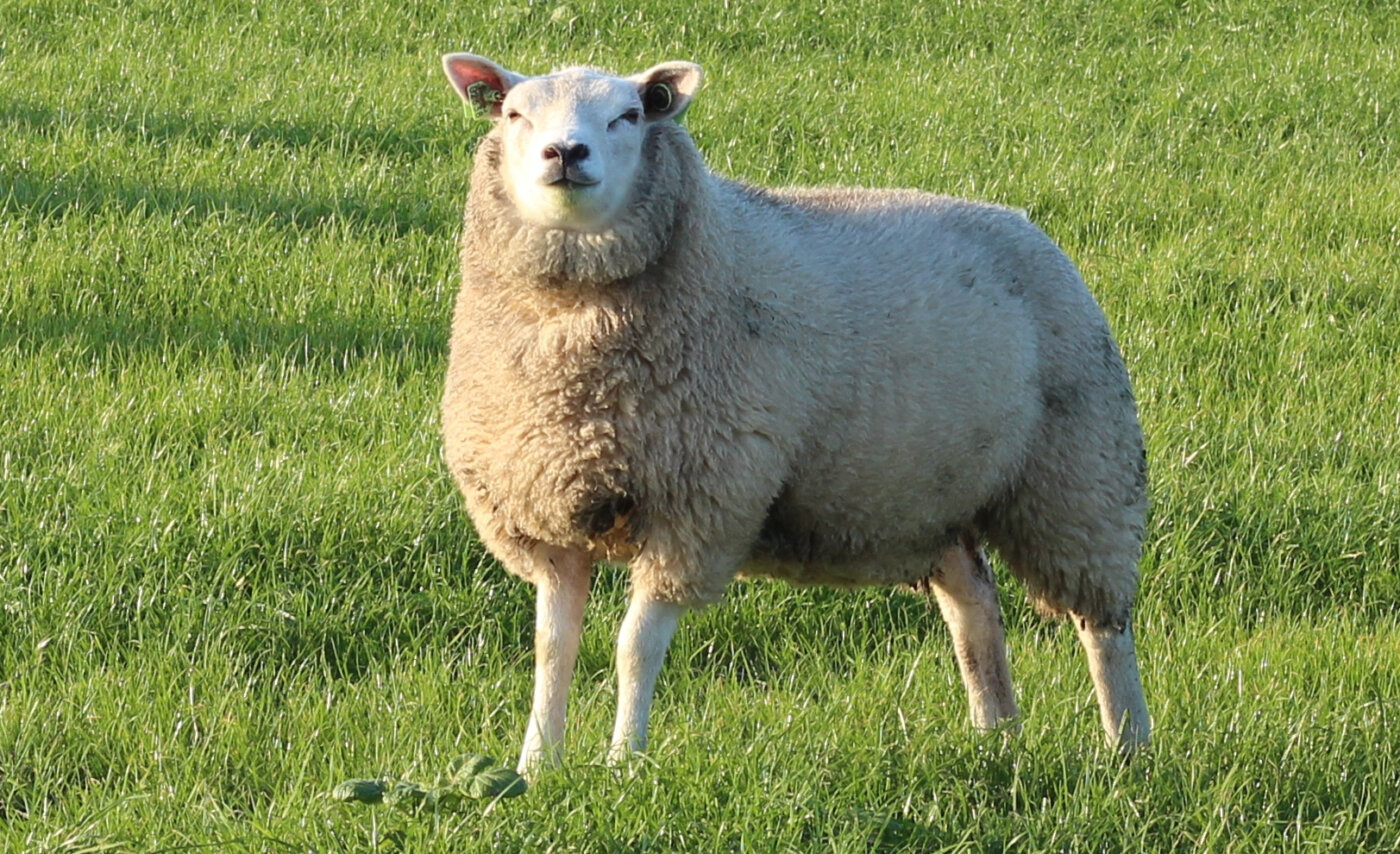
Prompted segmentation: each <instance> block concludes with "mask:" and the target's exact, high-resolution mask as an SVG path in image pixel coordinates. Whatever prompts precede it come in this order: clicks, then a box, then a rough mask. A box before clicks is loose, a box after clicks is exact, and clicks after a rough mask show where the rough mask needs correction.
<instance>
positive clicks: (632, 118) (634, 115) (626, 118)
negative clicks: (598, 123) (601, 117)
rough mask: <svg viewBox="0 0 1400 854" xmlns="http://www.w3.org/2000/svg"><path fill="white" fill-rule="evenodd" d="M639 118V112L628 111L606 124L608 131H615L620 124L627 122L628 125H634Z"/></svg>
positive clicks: (640, 114) (640, 115)
mask: <svg viewBox="0 0 1400 854" xmlns="http://www.w3.org/2000/svg"><path fill="white" fill-rule="evenodd" d="M641 117H642V113H641V111H640V110H628V111H627V112H625V113H623V114H622V115H620V116H618V117H617V118H615V119H613V120H612V121H610V122H608V130H613V129H615V128H616V127H617V126H618V125H620V124H622V123H623V122H627V123H628V124H629V125H635V124H636V123H637V120H638V119H640V118H641Z"/></svg>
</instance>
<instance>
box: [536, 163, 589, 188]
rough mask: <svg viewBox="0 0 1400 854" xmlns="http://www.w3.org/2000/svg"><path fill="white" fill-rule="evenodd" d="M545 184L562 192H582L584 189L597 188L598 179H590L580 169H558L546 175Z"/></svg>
mask: <svg viewBox="0 0 1400 854" xmlns="http://www.w3.org/2000/svg"><path fill="white" fill-rule="evenodd" d="M544 183H545V185H546V186H549V187H558V188H559V189H561V190H581V189H583V188H584V187H592V186H595V185H596V184H597V183H598V179H597V178H592V177H589V176H588V175H587V174H585V173H583V172H581V171H580V170H578V169H571V168H568V167H563V168H558V167H556V168H554V169H551V170H549V171H548V172H546V173H545V175H544Z"/></svg>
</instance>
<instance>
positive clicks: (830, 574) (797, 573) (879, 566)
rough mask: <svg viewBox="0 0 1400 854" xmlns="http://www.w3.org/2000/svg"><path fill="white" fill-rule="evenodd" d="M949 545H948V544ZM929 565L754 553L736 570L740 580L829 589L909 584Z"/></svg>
mask: <svg viewBox="0 0 1400 854" xmlns="http://www.w3.org/2000/svg"><path fill="white" fill-rule="evenodd" d="M950 545H951V543H950ZM932 566H933V561H932V559H931V558H930V557H929V556H928V555H927V554H903V555H896V554H888V555H879V554H866V555H859V556H855V555H853V556H851V557H849V558H846V559H845V560H842V561H840V562H833V561H817V562H810V563H807V562H800V561H788V560H778V559H775V558H773V557H770V556H767V555H759V554H755V555H752V556H750V558H749V560H748V561H747V562H746V563H745V564H744V565H743V566H742V567H740V569H739V575H740V577H746V578H752V577H755V576H761V577H765V578H777V579H781V580H783V581H786V582H788V583H789V584H802V585H807V584H824V585H828V586H831V587H861V586H868V585H895V584H913V583H915V582H917V581H919V580H920V579H923V578H927V577H928V574H929V571H930V569H931V568H932Z"/></svg>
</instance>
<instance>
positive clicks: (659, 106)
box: [627, 62, 705, 122]
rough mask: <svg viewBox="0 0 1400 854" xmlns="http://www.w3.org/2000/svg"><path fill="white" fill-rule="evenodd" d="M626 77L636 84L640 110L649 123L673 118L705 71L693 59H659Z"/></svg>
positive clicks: (686, 103) (694, 89) (676, 116)
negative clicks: (658, 61)
mask: <svg viewBox="0 0 1400 854" xmlns="http://www.w3.org/2000/svg"><path fill="white" fill-rule="evenodd" d="M627 79H628V80H631V81H632V82H634V83H636V84H637V93H638V94H639V95H641V96H642V113H643V114H644V115H645V116H646V119H647V121H649V122H659V121H661V120H662V119H677V118H680V116H681V113H684V112H685V108H686V107H688V106H690V99H691V98H693V97H695V92H696V90H698V89H699V88H700V81H702V80H704V79H705V72H704V71H702V70H701V69H700V66H698V65H696V64H695V63H693V62H663V63H661V64H660V65H658V66H655V67H653V68H649V69H647V70H646V71H643V72H642V73H641V74H638V75H636V76H635V77H629V78H627Z"/></svg>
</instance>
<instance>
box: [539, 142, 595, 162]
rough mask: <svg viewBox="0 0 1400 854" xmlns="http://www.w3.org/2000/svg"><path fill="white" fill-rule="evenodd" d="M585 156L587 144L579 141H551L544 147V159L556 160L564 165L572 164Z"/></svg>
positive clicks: (585, 157)
mask: <svg viewBox="0 0 1400 854" xmlns="http://www.w3.org/2000/svg"><path fill="white" fill-rule="evenodd" d="M587 157H588V146H587V145H584V144H583V143H581V142H552V143H550V144H549V145H546V146H545V147H544V159H545V160H558V161H559V162H560V164H561V165H564V166H572V165H574V164H575V163H577V162H579V161H580V160H585V159H587Z"/></svg>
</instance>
